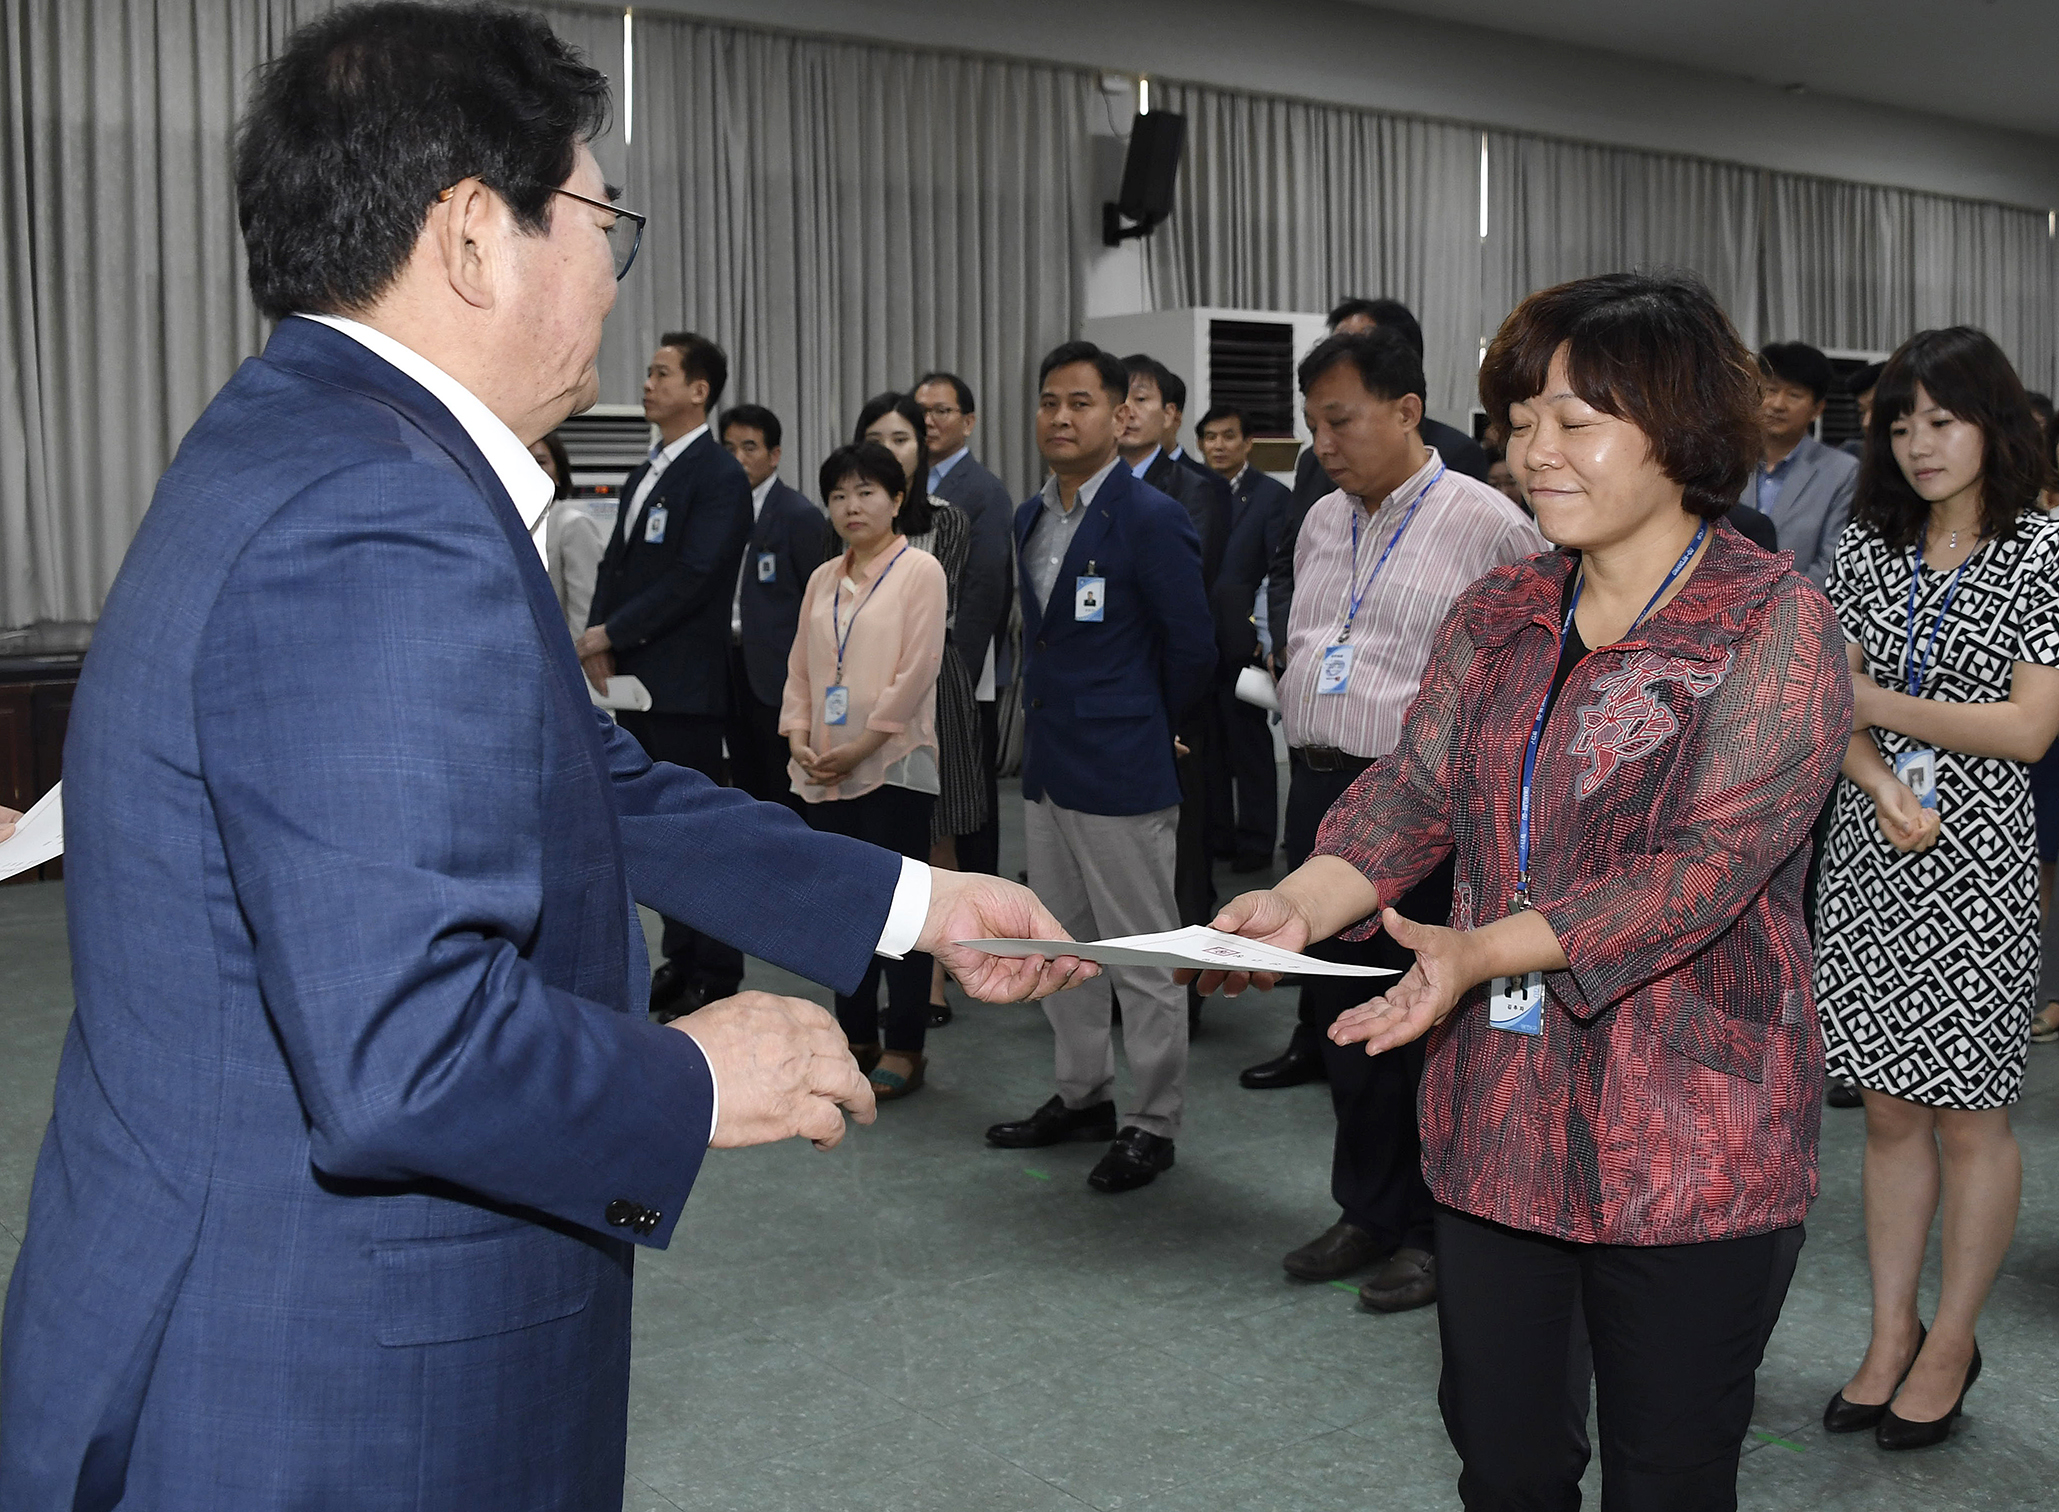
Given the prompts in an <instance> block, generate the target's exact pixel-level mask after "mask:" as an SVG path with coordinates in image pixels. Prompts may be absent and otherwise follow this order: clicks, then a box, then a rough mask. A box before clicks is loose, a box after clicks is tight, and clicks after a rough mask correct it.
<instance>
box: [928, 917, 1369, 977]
mask: <svg viewBox="0 0 2059 1512" xmlns="http://www.w3.org/2000/svg"><path fill="white" fill-rule="evenodd" d="M958 943H959V944H960V945H968V946H970V947H972V949H974V950H982V951H985V952H986V953H987V954H988V955H997V956H1033V955H1040V956H1044V957H1046V958H1047V959H1048V958H1050V957H1054V956H1061V955H1070V956H1078V957H1079V958H1080V959H1081V960H1082V961H1094V962H1097V963H1099V964H1100V965H1103V966H1170V967H1173V968H1175V969H1178V968H1188V969H1192V970H1199V971H1269V972H1274V973H1277V974H1279V975H1281V976H1285V975H1288V974H1289V973H1292V974H1294V975H1296V976H1337V977H1391V976H1400V975H1401V973H1400V972H1398V971H1395V970H1393V969H1392V968H1391V967H1386V966H1347V965H1345V964H1343V963H1342V962H1340V961H1319V960H1317V959H1316V958H1315V957H1314V956H1305V955H1298V954H1296V953H1295V952H1294V951H1291V950H1281V949H1279V948H1278V947H1276V946H1272V945H1261V944H1260V943H1259V942H1258V941H1256V940H1247V939H1244V938H1242V937H1241V936H1238V935H1233V934H1224V933H1223V932H1222V931H1221V930H1219V929H1210V928H1209V927H1208V926H1207V925H1206V924H1189V925H1188V926H1187V927H1186V928H1185V929H1170V930H1167V931H1165V932H1164V933H1163V934H1143V935H1124V936H1122V937H1121V938H1120V939H1114V940H1094V941H1081V942H1077V943H1061V942H1059V941H1056V940H960V941H958Z"/></svg>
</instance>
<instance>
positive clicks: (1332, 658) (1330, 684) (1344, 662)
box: [1315, 645, 1351, 693]
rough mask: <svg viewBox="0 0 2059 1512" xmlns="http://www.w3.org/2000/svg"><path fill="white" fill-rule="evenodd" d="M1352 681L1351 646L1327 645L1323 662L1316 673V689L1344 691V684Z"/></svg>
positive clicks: (1321, 690)
mask: <svg viewBox="0 0 2059 1512" xmlns="http://www.w3.org/2000/svg"><path fill="white" fill-rule="evenodd" d="M1350 681H1351V647H1350V646H1349V645H1341V646H1326V647H1324V648H1323V664H1322V667H1321V669H1320V670H1319V671H1317V673H1316V675H1315V690H1316V692H1318V693H1342V692H1343V691H1344V685H1345V684H1346V683H1348V682H1350Z"/></svg>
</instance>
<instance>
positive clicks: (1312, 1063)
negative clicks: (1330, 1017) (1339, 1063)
mask: <svg viewBox="0 0 2059 1512" xmlns="http://www.w3.org/2000/svg"><path fill="white" fill-rule="evenodd" d="M1329 1079H1330V1073H1329V1072H1328V1071H1327V1070H1326V1069H1325V1068H1324V1066H1323V1049H1322V1045H1321V1044H1320V1043H1319V1042H1318V1041H1317V1039H1316V1031H1315V1030H1313V1029H1310V1028H1309V1027H1308V1026H1307V1025H1306V1024H1297V1025H1295V1026H1294V1038H1292V1039H1291V1040H1289V1041H1288V1042H1287V1049H1286V1052H1285V1053H1284V1054H1282V1055H1277V1056H1275V1057H1274V1058H1273V1059H1271V1060H1269V1061H1261V1062H1260V1063H1259V1064H1258V1065H1255V1066H1247V1067H1245V1068H1244V1069H1243V1070H1242V1071H1241V1072H1239V1073H1238V1074H1237V1083H1238V1085H1239V1086H1243V1087H1248V1088H1250V1089H1251V1090H1252V1091H1253V1092H1270V1091H1272V1090H1273V1089H1274V1088H1276V1087H1298V1086H1300V1085H1301V1084H1302V1083H1303V1082H1312V1081H1328V1080H1329Z"/></svg>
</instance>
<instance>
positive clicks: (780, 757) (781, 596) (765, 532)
mask: <svg viewBox="0 0 2059 1512" xmlns="http://www.w3.org/2000/svg"><path fill="white" fill-rule="evenodd" d="M721 434H722V446H723V449H724V450H725V451H727V452H728V453H729V454H730V456H732V457H734V458H736V462H737V466H739V467H741V468H742V469H743V470H744V480H745V481H746V482H748V483H749V484H750V485H751V514H752V523H751V537H750V541H749V543H748V544H747V545H746V546H745V547H744V562H743V571H741V572H740V573H738V574H737V579H736V597H735V598H734V600H732V602H731V605H730V611H729V639H730V651H729V656H730V663H729V722H728V724H727V725H726V726H725V727H724V738H725V739H726V740H727V742H728V745H729V773H730V778H731V780H732V781H733V782H734V783H735V784H736V786H738V787H740V788H742V789H743V790H744V791H745V792H747V793H749V794H750V795H751V796H752V797H753V798H756V799H759V800H760V801H762V802H766V803H784V804H786V805H787V806H788V807H790V808H792V809H793V810H794V811H795V812H796V813H799V812H801V801H802V800H801V798H800V796H799V795H798V794H796V793H795V792H794V790H793V781H792V779H791V778H790V777H789V775H788V773H787V761H788V758H789V755H790V753H789V751H788V749H787V742H786V741H785V740H784V739H783V738H781V736H780V733H779V709H780V703H781V701H782V700H783V699H784V698H785V696H786V663H787V655H788V653H789V652H790V651H792V649H793V644H794V632H795V630H796V628H797V627H798V626H799V624H800V620H801V594H802V592H803V590H805V589H806V588H807V586H808V578H809V577H810V575H811V574H813V573H814V571H815V569H816V568H817V567H820V566H821V565H822V563H823V561H824V560H825V559H826V558H827V557H828V555H829V531H828V528H827V525H826V522H825V521H824V519H823V517H822V511H821V510H819V509H817V508H816V507H815V506H814V505H813V504H810V503H809V502H808V500H807V498H806V497H805V496H804V495H802V494H801V493H800V492H799V491H798V490H796V489H792V488H789V487H787V485H786V484H785V483H783V482H781V481H780V477H779V455H780V441H781V439H782V427H781V426H780V423H779V416H777V415H775V414H773V413H772V411H771V410H769V409H767V408H765V406H764V405H762V404H739V405H737V406H735V407H734V408H732V409H729V410H725V411H724V412H723V415H722V424H721Z"/></svg>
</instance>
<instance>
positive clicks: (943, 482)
mask: <svg viewBox="0 0 2059 1512" xmlns="http://www.w3.org/2000/svg"><path fill="white" fill-rule="evenodd" d="M915 402H916V403H917V404H919V405H921V406H922V412H923V425H924V429H925V430H926V431H927V433H928V435H927V439H928V441H929V454H930V457H931V459H932V460H931V462H930V464H929V494H930V497H931V498H933V499H942V500H943V501H944V502H945V503H947V504H955V505H957V506H958V507H959V508H960V509H962V510H964V511H965V517H966V519H967V520H968V521H970V522H971V525H972V542H971V545H970V546H969V547H968V548H967V550H966V554H965V570H964V572H963V573H962V574H960V576H959V584H958V620H957V624H956V625H955V626H954V627H953V629H952V631H951V644H952V645H953V646H955V647H956V648H957V651H958V654H959V655H960V656H962V657H964V658H965V670H966V673H967V675H968V676H970V677H971V679H972V686H973V693H974V698H975V701H976V702H977V703H978V704H979V723H980V772H981V776H982V777H983V778H984V779H985V782H986V788H987V822H986V823H985V824H984V825H982V826H981V827H980V828H979V829H978V830H976V831H974V832H973V833H972V834H970V835H960V836H959V837H958V865H959V867H960V868H961V869H962V870H965V871H975V872H987V873H990V874H991V873H993V872H996V871H998V870H1000V865H1001V795H1000V793H999V791H998V790H997V784H996V782H995V778H996V775H997V774H998V771H999V768H1000V764H1001V731H1000V723H999V721H998V719H997V717H996V714H995V708H994V696H995V687H996V683H997V681H998V680H999V677H1000V671H1001V667H1000V661H1001V653H1002V652H1003V651H1004V650H1005V649H1006V648H1005V647H1004V646H1003V645H1002V637H1003V635H1004V634H1005V632H1006V630H1007V627H1008V611H1009V609H1010V607H1011V606H1012V605H1013V604H1014V602H1015V542H1014V539H1013V532H1014V525H1015V500H1014V498H1013V497H1012V496H1011V495H1010V494H1009V492H1008V486H1007V485H1006V484H1005V483H1003V482H1002V481H1001V480H1000V479H999V478H997V477H995V476H994V475H993V474H992V473H991V472H989V471H988V470H987V469H986V468H985V467H983V466H981V464H980V460H979V458H977V457H975V456H974V455H973V454H972V433H973V431H974V429H975V428H976V427H977V426H978V424H979V415H978V413H977V411H976V409H975V407H974V406H975V405H976V403H977V400H976V399H975V398H974V396H973V392H972V385H971V384H969V383H967V382H966V381H965V380H964V379H963V378H960V377H959V376H958V375H957V374H956V373H944V372H937V373H927V374H924V375H923V378H922V380H921V381H920V382H919V383H917V384H916V385H915ZM939 1012H940V1014H942V1015H944V1016H945V1022H948V1014H949V1012H950V1010H949V1009H948V1008H946V1009H941V1010H939ZM933 1021H934V1019H933Z"/></svg>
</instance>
